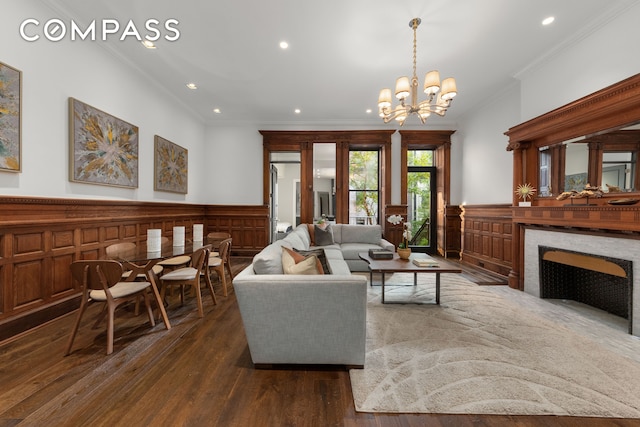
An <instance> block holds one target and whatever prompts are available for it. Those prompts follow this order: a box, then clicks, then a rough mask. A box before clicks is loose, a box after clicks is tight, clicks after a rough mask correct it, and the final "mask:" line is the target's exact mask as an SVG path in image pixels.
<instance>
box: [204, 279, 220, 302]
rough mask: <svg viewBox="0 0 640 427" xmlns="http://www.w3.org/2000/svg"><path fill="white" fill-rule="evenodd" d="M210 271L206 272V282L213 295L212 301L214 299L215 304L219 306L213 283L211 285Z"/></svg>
mask: <svg viewBox="0 0 640 427" xmlns="http://www.w3.org/2000/svg"><path fill="white" fill-rule="evenodd" d="M209 273H210V272H209V271H207V272H205V274H204V282H205V284H206V285H207V287H208V288H209V292H210V293H211V299H213V304H214V305H217V304H218V300H217V299H216V294H215V292H213V283H211V276H210V275H209Z"/></svg>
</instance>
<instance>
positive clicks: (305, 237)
mask: <svg viewBox="0 0 640 427" xmlns="http://www.w3.org/2000/svg"><path fill="white" fill-rule="evenodd" d="M294 232H295V233H296V234H298V236H299V237H300V239H302V243H303V244H304V247H305V248H306V249H309V247H310V246H312V244H311V236H310V235H309V230H308V229H307V225H306V224H301V225H299V226H297V227H296V228H295V230H294Z"/></svg>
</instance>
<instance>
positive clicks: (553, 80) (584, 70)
mask: <svg viewBox="0 0 640 427" xmlns="http://www.w3.org/2000/svg"><path fill="white" fill-rule="evenodd" d="M638 22H640V3H638V2H636V3H635V4H634V5H633V6H631V7H630V8H629V9H627V10H625V11H624V12H623V13H620V14H619V15H617V16H615V17H612V18H611V20H609V22H608V23H607V24H606V25H605V26H602V27H599V28H592V29H591V31H590V32H589V33H588V34H584V35H582V37H581V38H580V39H577V40H573V41H571V42H570V43H566V44H565V45H563V46H560V47H559V48H558V49H557V50H556V51H554V52H553V53H550V54H548V55H547V56H546V57H545V58H543V59H541V60H540V61H538V62H537V63H536V64H535V65H534V66H531V67H529V68H528V69H527V70H526V71H523V72H521V73H519V75H518V76H517V78H518V79H519V80H520V82H519V86H518V84H516V85H514V87H513V88H511V89H510V90H507V91H506V92H504V93H501V94H499V96H497V97H496V98H495V99H494V100H493V102H491V103H489V105H487V106H486V107H487V108H484V107H485V106H483V108H482V109H479V110H477V111H475V112H474V113H473V114H469V115H468V116H467V117H465V118H464V119H463V120H462V121H461V127H460V129H459V131H458V132H456V134H457V137H458V138H459V139H460V142H461V146H462V160H461V162H462V199H461V202H462V203H466V204H486V203H509V204H510V203H511V201H512V197H513V195H512V190H513V158H512V153H510V152H507V151H506V146H507V143H508V138H507V137H506V136H505V135H504V132H506V131H507V130H509V128H511V127H513V126H515V125H517V124H519V123H522V122H524V121H527V120H529V119H532V118H534V117H537V116H539V115H541V114H544V113H546V112H548V111H551V110H553V109H555V108H558V107H561V106H563V105H565V104H567V103H569V102H572V101H574V100H576V99H579V98H582V97H584V96H586V95H589V94H590V93H593V92H595V91H598V90H600V89H603V88H605V87H607V86H609V85H611V84H614V83H616V82H618V81H620V80H623V79H625V78H627V77H630V76H632V75H635V74H637V73H638V72H639V71H640V55H637V54H636V52H637V50H638V47H637V41H638V40H640V25H638ZM558 25H560V23H558ZM455 173H456V170H455V169H452V175H454V174H455ZM452 202H455V201H452Z"/></svg>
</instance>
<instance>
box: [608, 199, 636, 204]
mask: <svg viewBox="0 0 640 427" xmlns="http://www.w3.org/2000/svg"><path fill="white" fill-rule="evenodd" d="M639 201H640V199H633V198H631V197H627V198H624V199H614V200H608V201H607V203H608V204H610V205H635V204H636V203H638V202H639Z"/></svg>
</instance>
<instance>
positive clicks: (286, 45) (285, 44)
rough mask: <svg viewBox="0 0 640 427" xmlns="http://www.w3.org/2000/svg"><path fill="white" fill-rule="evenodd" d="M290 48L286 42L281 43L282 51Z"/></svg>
mask: <svg viewBox="0 0 640 427" xmlns="http://www.w3.org/2000/svg"><path fill="white" fill-rule="evenodd" d="M288 47H289V43H287V42H285V41H281V42H280V49H286V48H288Z"/></svg>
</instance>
